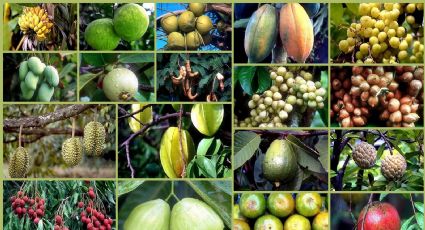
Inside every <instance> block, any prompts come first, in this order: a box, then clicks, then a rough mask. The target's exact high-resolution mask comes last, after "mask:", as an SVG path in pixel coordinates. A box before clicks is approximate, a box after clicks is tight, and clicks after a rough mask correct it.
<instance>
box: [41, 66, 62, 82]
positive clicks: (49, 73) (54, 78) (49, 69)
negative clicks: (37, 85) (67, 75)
mask: <svg viewBox="0 0 425 230" xmlns="http://www.w3.org/2000/svg"><path fill="white" fill-rule="evenodd" d="M43 74H44V77H45V78H46V81H47V82H48V83H49V85H50V86H52V87H56V86H58V84H59V73H58V70H57V69H56V68H55V67H54V66H51V65H49V66H46V68H45V69H44V73H43Z"/></svg>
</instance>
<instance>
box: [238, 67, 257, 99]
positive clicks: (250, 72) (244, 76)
mask: <svg viewBox="0 0 425 230" xmlns="http://www.w3.org/2000/svg"><path fill="white" fill-rule="evenodd" d="M256 69H257V68H256V67H255V66H238V67H237V68H236V70H235V77H236V79H235V83H236V81H239V84H240V85H241V87H242V89H243V91H244V92H245V93H247V94H249V95H252V94H253V91H252V86H251V84H252V79H253V78H254V76H255V72H256Z"/></svg>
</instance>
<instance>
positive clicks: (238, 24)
mask: <svg viewBox="0 0 425 230" xmlns="http://www.w3.org/2000/svg"><path fill="white" fill-rule="evenodd" d="M248 22H249V18H244V19H239V20H236V21H235V24H234V25H233V27H234V28H235V29H237V28H246V26H247V25H248Z"/></svg>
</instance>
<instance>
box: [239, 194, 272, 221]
mask: <svg viewBox="0 0 425 230" xmlns="http://www.w3.org/2000/svg"><path fill="white" fill-rule="evenodd" d="M239 208H240V212H241V214H242V215H243V216H245V217H248V218H251V219H254V218H257V217H259V216H261V215H263V214H264V212H265V211H266V199H265V198H264V195H263V194H261V193H244V194H242V196H241V198H240V200H239Z"/></svg>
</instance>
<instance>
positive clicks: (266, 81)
mask: <svg viewBox="0 0 425 230" xmlns="http://www.w3.org/2000/svg"><path fill="white" fill-rule="evenodd" d="M256 74H257V78H258V89H257V93H263V92H264V91H266V90H268V89H269V88H270V86H271V84H272V80H271V79H270V73H269V71H268V70H267V68H266V67H264V66H261V67H258V68H257V73H256Z"/></svg>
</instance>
